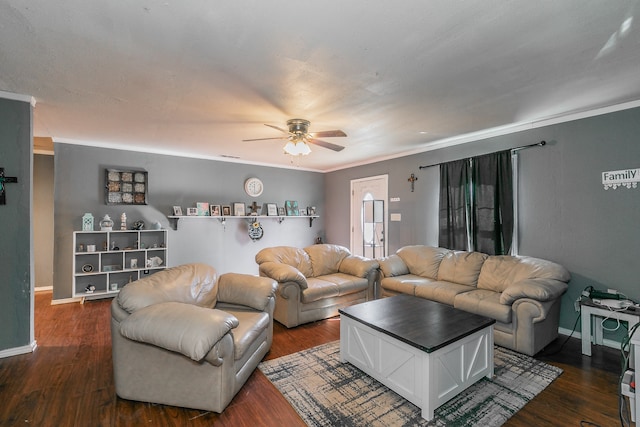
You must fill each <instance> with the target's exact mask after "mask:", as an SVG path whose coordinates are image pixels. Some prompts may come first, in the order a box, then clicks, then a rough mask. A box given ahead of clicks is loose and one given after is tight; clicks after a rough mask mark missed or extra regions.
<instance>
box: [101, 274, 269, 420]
mask: <svg viewBox="0 0 640 427" xmlns="http://www.w3.org/2000/svg"><path fill="white" fill-rule="evenodd" d="M275 290H276V283H275V282H274V281H273V280H270V279H267V278H264V277H256V276H249V275H244V274H235V273H227V274H223V275H221V276H220V277H219V278H218V276H217V274H216V271H215V270H214V269H213V268H212V267H210V266H208V265H205V264H187V265H182V266H178V267H173V268H169V269H166V270H163V271H161V272H158V273H155V274H153V275H152V276H149V277H147V278H145V279H142V280H138V281H136V282H133V283H129V284H128V285H126V286H125V287H124V288H122V290H121V291H120V293H119V294H118V296H117V298H115V299H114V300H113V303H112V304H111V339H112V345H113V372H114V377H115V386H116V393H117V394H118V396H120V397H122V398H125V399H131V400H139V401H143V402H154V403H162V404H167V405H174V406H182V407H187V408H195V409H203V410H209V411H214V412H222V411H223V410H224V408H225V407H226V406H227V405H228V404H229V402H230V401H231V399H232V398H233V396H235V395H236V393H237V392H238V391H239V390H240V388H241V387H242V385H243V384H244V383H245V382H246V380H247V379H248V378H249V375H251V373H252V372H253V370H254V369H255V368H256V367H257V365H258V364H259V363H260V361H261V360H262V358H263V357H264V355H265V354H266V353H267V352H268V351H269V348H271V342H272V339H273V309H274V305H275V296H274V293H275Z"/></svg>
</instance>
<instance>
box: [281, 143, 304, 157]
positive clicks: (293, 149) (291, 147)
mask: <svg viewBox="0 0 640 427" xmlns="http://www.w3.org/2000/svg"><path fill="white" fill-rule="evenodd" d="M282 148H283V149H284V152H285V153H287V154H290V155H292V156H306V155H307V154H309V153H311V148H309V146H308V145H307V144H306V143H305V142H304V141H296V142H294V141H289V142H287V143H286V145H285V146H284V147H282Z"/></svg>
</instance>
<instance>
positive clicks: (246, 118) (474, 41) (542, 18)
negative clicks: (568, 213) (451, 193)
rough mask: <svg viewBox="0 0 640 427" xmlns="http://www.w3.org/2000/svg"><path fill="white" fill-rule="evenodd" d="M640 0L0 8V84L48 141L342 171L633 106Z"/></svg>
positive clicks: (196, 0) (36, 4)
mask: <svg viewBox="0 0 640 427" xmlns="http://www.w3.org/2000/svg"><path fill="white" fill-rule="evenodd" d="M638 9H639V7H638V2H637V1H624V0H616V1H602V0H597V1H590V0H561V1H536V2H532V1H520V0H518V1H505V0H468V1H452V0H443V1H424V0H408V1H402V2H392V1H378V0H376V1H370V0H369V1H364V0H356V1H338V0H329V1H326V0H323V1H316V0H310V1H302V2H294V1H291V0H289V1H273V0H271V1H264V0H263V1H233V2H232V1H220V2H212V1H210V0H207V1H204V0H193V1H149V0H145V1H121V0H115V1H95V0H93V1H88V0H65V1H51V0H29V1H25V0H0V91H4V92H12V93H18V94H24V95H30V96H33V97H34V98H35V99H36V101H37V104H36V108H35V112H34V134H35V135H36V136H48V137H53V138H54V139H55V140H56V141H61V142H73V143H82V144H91V145H99V146H113V147H117V148H131V149H140V150H149V151H153V152H161V153H180V154H183V155H190V156H200V157H206V158H217V157H220V156H233V157H238V158H239V161H243V162H256V163H259V164H271V165H283V166H287V165H289V166H290V165H291V159H290V158H289V157H288V156H286V155H284V154H283V152H282V146H283V145H284V143H283V142H282V141H258V142H242V140H243V139H249V138H265V137H277V136H280V134H279V132H278V131H277V130H274V129H272V128H269V127H266V126H264V125H263V124H264V123H268V124H272V125H275V126H279V127H286V124H285V123H286V120H287V119H290V118H297V117H300V118H304V119H307V120H310V121H311V131H323V130H332V129H342V130H344V131H345V132H346V133H347V135H348V136H347V137H346V138H327V141H329V142H332V143H336V144H340V145H344V146H345V147H346V148H345V149H344V150H343V151H341V152H333V151H330V150H327V149H325V148H320V147H316V146H312V149H313V152H312V153H311V154H310V155H308V156H306V157H303V158H300V159H298V160H296V161H295V162H294V165H295V166H297V167H301V168H305V169H312V170H334V169H337V168H341V167H345V166H347V165H351V164H357V163H362V162H367V161H371V160H372V159H376V158H384V157H388V156H395V155H399V154H400V153H409V152H418V151H425V150H428V149H429V148H430V145H431V146H433V144H434V143H435V142H438V141H441V140H443V139H448V138H452V137H455V136H458V135H463V134H467V133H471V132H478V131H481V130H483V129H490V128H495V127H499V126H507V125H510V124H514V123H518V124H526V123H534V122H536V121H540V120H545V119H549V118H553V117H558V116H563V115H566V114H572V113H577V112H583V111H587V110H592V109H595V108H599V107H606V106H611V105H616V104H620V103H625V102H629V101H636V100H639V99H640V31H639V29H638V26H639V25H640V22H639V20H638V19H639V18H638V17H637V16H636V15H637V13H638Z"/></svg>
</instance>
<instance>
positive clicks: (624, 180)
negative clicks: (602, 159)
mask: <svg viewBox="0 0 640 427" xmlns="http://www.w3.org/2000/svg"><path fill="white" fill-rule="evenodd" d="M638 182H640V169H624V170H619V171H608V172H602V185H603V186H604V189H605V190H608V189H609V188H613V189H614V190H615V189H616V188H618V187H626V188H638Z"/></svg>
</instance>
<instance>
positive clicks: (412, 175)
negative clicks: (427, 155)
mask: <svg viewBox="0 0 640 427" xmlns="http://www.w3.org/2000/svg"><path fill="white" fill-rule="evenodd" d="M417 180H418V177H417V176H415V174H411V176H410V177H409V179H408V180H407V181H409V182H410V183H411V192H412V193H413V183H414V182H416V181H417Z"/></svg>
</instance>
